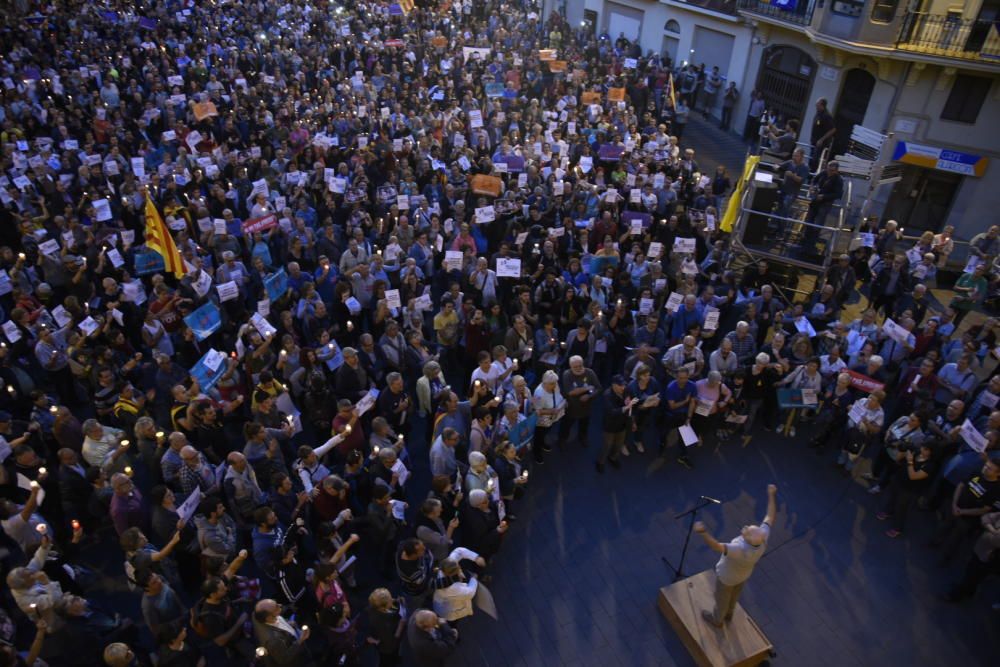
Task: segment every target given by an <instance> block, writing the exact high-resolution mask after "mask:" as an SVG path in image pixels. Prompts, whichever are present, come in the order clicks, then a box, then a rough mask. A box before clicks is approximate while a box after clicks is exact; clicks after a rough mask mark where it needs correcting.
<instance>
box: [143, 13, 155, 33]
mask: <svg viewBox="0 0 1000 667" xmlns="http://www.w3.org/2000/svg"><path fill="white" fill-rule="evenodd" d="M156 24H157V19H151V18H149V17H146V16H140V17H139V27H140V28H145V29H146V30H156Z"/></svg>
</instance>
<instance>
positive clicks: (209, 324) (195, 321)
mask: <svg viewBox="0 0 1000 667" xmlns="http://www.w3.org/2000/svg"><path fill="white" fill-rule="evenodd" d="M184 324H186V325H188V327H190V328H191V331H193V332H194V336H195V338H197V339H198V340H199V341H202V340H205V339H206V338H208V337H209V336H211V335H212V334H214V333H215V332H216V331H218V330H219V329H221V328H222V313H220V312H219V308H218V307H217V306H216V305H215V304H214V303H212V302H211V301H209V302H208V303H206V304H205V305H204V306H202V307H201V308H199V309H198V310H196V311H194V312H193V313H191V314H190V315H188V316H187V317H185V318H184Z"/></svg>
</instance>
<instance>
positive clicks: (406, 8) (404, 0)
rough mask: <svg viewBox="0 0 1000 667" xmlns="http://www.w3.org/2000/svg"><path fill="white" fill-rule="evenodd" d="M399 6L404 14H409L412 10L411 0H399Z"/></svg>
mask: <svg viewBox="0 0 1000 667" xmlns="http://www.w3.org/2000/svg"><path fill="white" fill-rule="evenodd" d="M399 8H400V9H402V10H403V13H404V14H409V13H410V12H412V11H413V0H399Z"/></svg>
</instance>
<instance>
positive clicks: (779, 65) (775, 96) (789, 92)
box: [757, 45, 816, 121]
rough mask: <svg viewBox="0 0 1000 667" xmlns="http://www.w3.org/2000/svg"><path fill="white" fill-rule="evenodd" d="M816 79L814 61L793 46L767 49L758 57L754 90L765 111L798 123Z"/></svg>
mask: <svg viewBox="0 0 1000 667" xmlns="http://www.w3.org/2000/svg"><path fill="white" fill-rule="evenodd" d="M815 76H816V61H815V60H813V59H812V58H810V57H809V54H807V53H806V52H805V51H803V50H802V49H798V48H796V47H794V46H784V45H778V46H771V47H768V48H767V49H766V50H765V51H764V54H763V56H761V64H760V73H759V74H758V75H757V90H758V91H760V93H761V94H762V95H763V96H764V101H765V102H766V103H767V110H768V111H769V112H772V113H777V115H779V116H781V117H782V118H784V119H789V118H797V119H799V121H801V120H802V117H803V115H804V112H805V110H806V103H807V102H808V100H809V93H810V92H811V91H812V84H813V77H815Z"/></svg>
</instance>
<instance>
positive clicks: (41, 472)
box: [38, 466, 49, 476]
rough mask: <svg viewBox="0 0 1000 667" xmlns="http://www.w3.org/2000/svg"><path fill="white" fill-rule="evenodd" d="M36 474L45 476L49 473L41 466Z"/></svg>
mask: <svg viewBox="0 0 1000 667" xmlns="http://www.w3.org/2000/svg"><path fill="white" fill-rule="evenodd" d="M38 474H39V476H45V475H47V474H49V471H48V470H46V469H45V466H42V467H41V468H39V469H38Z"/></svg>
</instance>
